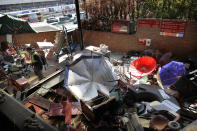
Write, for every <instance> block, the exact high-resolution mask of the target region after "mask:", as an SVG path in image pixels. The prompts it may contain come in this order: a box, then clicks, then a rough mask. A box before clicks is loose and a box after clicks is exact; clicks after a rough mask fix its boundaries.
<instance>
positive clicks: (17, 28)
mask: <svg viewBox="0 0 197 131" xmlns="http://www.w3.org/2000/svg"><path fill="white" fill-rule="evenodd" d="M20 33H36V31H35V30H33V29H32V28H31V26H30V25H29V23H28V22H27V21H25V20H21V19H18V18H15V17H12V16H10V15H4V16H2V17H0V35H5V34H20Z"/></svg>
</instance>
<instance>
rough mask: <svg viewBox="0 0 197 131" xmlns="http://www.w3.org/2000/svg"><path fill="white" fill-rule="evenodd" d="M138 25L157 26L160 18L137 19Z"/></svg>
mask: <svg viewBox="0 0 197 131" xmlns="http://www.w3.org/2000/svg"><path fill="white" fill-rule="evenodd" d="M138 26H139V27H140V26H145V27H159V26H160V20H144V19H140V20H138Z"/></svg>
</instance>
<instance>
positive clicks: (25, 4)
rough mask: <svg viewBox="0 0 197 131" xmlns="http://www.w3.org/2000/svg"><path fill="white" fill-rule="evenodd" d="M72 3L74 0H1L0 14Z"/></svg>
mask: <svg viewBox="0 0 197 131" xmlns="http://www.w3.org/2000/svg"><path fill="white" fill-rule="evenodd" d="M73 3H74V0H1V1H0V13H5V12H11V11H17V10H26V9H33V8H43V7H49V6H57V5H61V4H73Z"/></svg>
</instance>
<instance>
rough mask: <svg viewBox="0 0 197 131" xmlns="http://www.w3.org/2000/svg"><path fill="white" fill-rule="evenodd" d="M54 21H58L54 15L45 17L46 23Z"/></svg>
mask: <svg viewBox="0 0 197 131" xmlns="http://www.w3.org/2000/svg"><path fill="white" fill-rule="evenodd" d="M54 22H58V19H57V18H55V17H50V18H47V23H54Z"/></svg>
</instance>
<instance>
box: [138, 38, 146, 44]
mask: <svg viewBox="0 0 197 131" xmlns="http://www.w3.org/2000/svg"><path fill="white" fill-rule="evenodd" d="M137 44H138V45H146V39H143V38H138V40H137Z"/></svg>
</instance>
